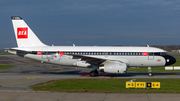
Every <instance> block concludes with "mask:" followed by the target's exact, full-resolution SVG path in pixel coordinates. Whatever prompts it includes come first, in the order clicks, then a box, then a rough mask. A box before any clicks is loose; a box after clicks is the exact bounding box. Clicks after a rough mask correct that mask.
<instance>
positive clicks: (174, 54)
mask: <svg viewBox="0 0 180 101" xmlns="http://www.w3.org/2000/svg"><path fill="white" fill-rule="evenodd" d="M168 54H169V55H172V56H180V53H177V52H172V53H168Z"/></svg>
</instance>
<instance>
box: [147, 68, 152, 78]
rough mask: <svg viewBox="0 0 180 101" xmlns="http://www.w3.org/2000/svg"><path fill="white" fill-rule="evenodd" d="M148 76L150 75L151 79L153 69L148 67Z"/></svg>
mask: <svg viewBox="0 0 180 101" xmlns="http://www.w3.org/2000/svg"><path fill="white" fill-rule="evenodd" d="M148 73H149V74H148V75H149V77H151V76H152V72H151V67H148Z"/></svg>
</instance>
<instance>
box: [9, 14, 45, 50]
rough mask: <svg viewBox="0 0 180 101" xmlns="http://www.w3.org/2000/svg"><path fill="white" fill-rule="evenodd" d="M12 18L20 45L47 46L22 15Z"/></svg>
mask: <svg viewBox="0 0 180 101" xmlns="http://www.w3.org/2000/svg"><path fill="white" fill-rule="evenodd" d="M11 19H12V23H13V27H14V33H15V36H16V41H17V45H18V47H32V46H46V45H45V44H43V43H42V42H41V41H40V40H39V38H38V37H37V36H36V35H35V34H34V32H33V31H32V30H31V29H30V28H29V26H28V25H27V24H26V23H25V22H24V20H23V19H22V18H21V17H19V16H12V17H11Z"/></svg>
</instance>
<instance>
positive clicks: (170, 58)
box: [164, 55, 176, 66]
mask: <svg viewBox="0 0 180 101" xmlns="http://www.w3.org/2000/svg"><path fill="white" fill-rule="evenodd" d="M164 58H165V60H166V64H165V66H169V65H172V64H174V63H175V62H176V59H175V58H174V57H173V56H170V55H166V56H164Z"/></svg>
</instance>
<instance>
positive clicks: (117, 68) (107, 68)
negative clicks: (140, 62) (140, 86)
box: [104, 63, 127, 73]
mask: <svg viewBox="0 0 180 101" xmlns="http://www.w3.org/2000/svg"><path fill="white" fill-rule="evenodd" d="M126 71H127V64H126V63H108V64H105V65H104V72H106V73H126Z"/></svg>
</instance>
